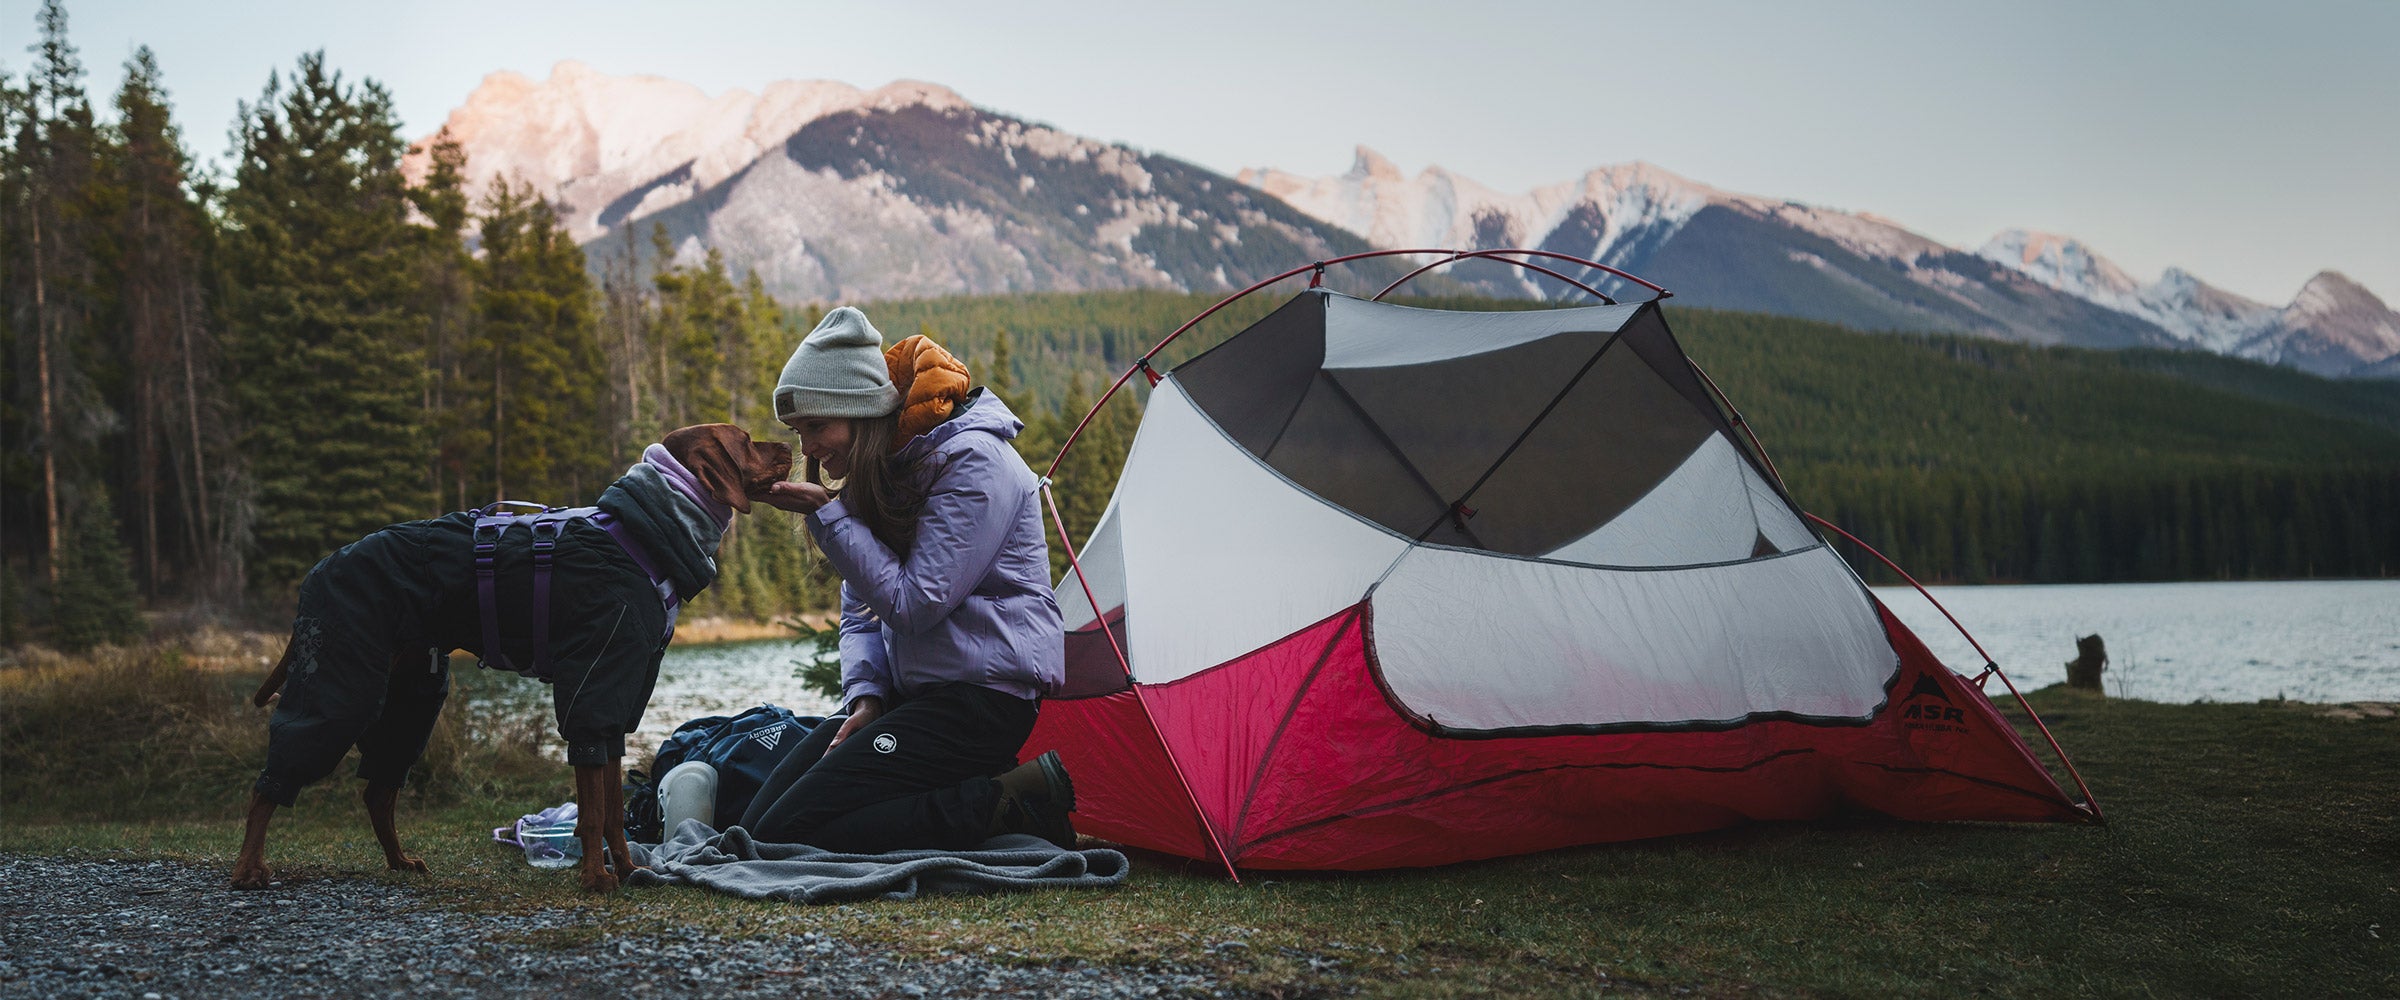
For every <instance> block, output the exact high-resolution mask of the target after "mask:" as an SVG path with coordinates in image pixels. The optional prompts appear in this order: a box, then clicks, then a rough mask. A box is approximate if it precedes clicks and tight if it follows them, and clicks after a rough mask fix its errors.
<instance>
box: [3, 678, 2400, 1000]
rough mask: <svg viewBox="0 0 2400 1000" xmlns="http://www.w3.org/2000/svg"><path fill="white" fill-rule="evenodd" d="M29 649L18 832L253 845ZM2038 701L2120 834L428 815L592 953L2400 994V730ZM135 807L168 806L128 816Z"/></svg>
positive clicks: (495, 790) (300, 833) (352, 806)
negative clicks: (1381, 855) (1391, 843)
mask: <svg viewBox="0 0 2400 1000" xmlns="http://www.w3.org/2000/svg"><path fill="white" fill-rule="evenodd" d="M24 669H26V668H23V667H13V668H9V669H8V670H6V671H0V695H6V699H5V701H0V722H5V723H6V726H5V731H4V733H0V735H4V736H5V743H4V744H0V750H5V751H6V758H5V759H4V760H0V765H4V767H0V794H4V795H5V798H0V801H5V802H7V803H9V804H8V805H7V806H6V807H5V808H6V813H7V815H6V816H5V818H4V819H0V850H6V851H11V852H34V853H47V854H77V855H82V856H103V855H104V856H110V857H120V858H168V859H181V860H188V861H191V862H193V863H197V864H203V865H209V866H218V867H223V866H227V865H228V864H229V863H230V859H231V857H232V854H233V850H234V846H235V843H236V840H237V830H236V820H235V814H236V810H237V809H238V808H239V805H240V800H241V797H242V795H243V790H244V787H245V784H246V782H245V780H244V779H243V777H242V774H241V772H243V771H244V770H246V769H247V768H249V767H254V766H255V763H254V761H255V759H256V758H255V756H252V757H250V758H248V759H247V760H242V761H238V762H234V763H230V764H227V765H225V766H222V767H215V768H210V769H208V770H207V771H206V772H199V771H194V772H192V773H190V774H189V775H188V776H187V777H185V778H183V779H179V780H182V781H185V782H187V783H198V784H201V785H204V786H205V787H188V788H182V789H180V790H177V791H174V792H173V793H172V794H169V793H164V792H160V791H158V790H157V789H155V788H153V787H152V786H151V784H150V783H151V782H153V781H155V780H158V776H159V775H161V774H169V773H171V772H174V771H175V770H176V769H175V768H170V767H166V766H164V765H160V766H157V767H153V768H151V769H150V770H148V771H138V772H136V774H135V776H134V777H129V778H127V779H125V781H124V782H120V784H125V785H127V786H128V787H127V788H121V789H118V792H119V794H117V795H115V796H110V795H106V794H102V793H104V792H106V791H107V789H106V788H101V787H98V786H95V785H93V783H92V782H89V781H88V780H87V781H86V782H85V783H84V784H85V785H86V786H88V787H87V788H86V789H85V790H84V791H80V792H76V793H74V794H60V793H56V792H55V791H50V790H46V787H45V786H44V785H43V782H44V781H48V780H49V779H48V778H46V777H44V776H43V775H42V774H39V773H36V772H37V770H38V769H48V768H51V767H54V766H56V762H55V759H54V757H55V755H52V756H49V757H43V758H41V759H40V760H36V759H35V758H34V757H33V756H32V755H30V752H29V750H28V747H27V743H28V738H29V737H31V736H34V735H35V734H36V730H37V729H38V727H34V726H32V724H31V723H30V722H29V712H30V711H36V710H39V711H56V710H58V709H59V708H61V707H63V706H64V705H65V704H66V703H67V702H69V701H72V700H75V699H73V698H71V697H69V696H68V695H66V694H60V693H59V692H58V691H56V690H50V689H42V688H41V686H40V685H38V684H31V683H29V682H27V681H25V680H24V679H23V678H22V677H12V676H11V675H14V674H17V673H18V672H19V671H22V670H24ZM153 669H166V668H163V667H154V668H153ZM170 672H171V671H170ZM468 675H469V676H472V671H469V672H468ZM237 681H238V683H237ZM251 682H252V678H251V676H250V675H249V674H248V673H247V672H244V673H242V674H241V676H240V677H238V678H231V677H229V678H227V679H226V680H225V681H223V682H222V683H221V684H220V685H219V686H220V687H225V688H228V689H230V688H232V687H238V686H241V685H246V684H248V683H251ZM147 683H148V684H149V686H150V687H153V688H157V687H162V686H165V685H162V684H161V683H160V682H159V680H158V677H157V676H151V677H150V680H149V681H148V682H147ZM85 686H87V687H88V686H93V685H85ZM198 686H199V687H201V688H205V687H206V686H207V685H206V684H199V685H198ZM44 691H47V692H48V693H46V694H45V693H44ZM120 696H121V697H130V696H129V695H123V693H122V692H120ZM454 697H455V696H454ZM489 697H492V696H489V695H487V700H488V698H489ZM45 699H47V700H45ZM2033 699H2034V703H2035V705H2036V707H2037V708H2038V709H2040V710H2041V711H2042V713H2043V715H2044V717H2045V718H2046V719H2048V720H2049V721H2050V723H2051V726H2052V728H2053V729H2054V730H2055V731H2056V732H2057V733H2058V735H2059V738H2060V740H2061V741H2062V742H2063V743H2065V744H2066V745H2067V747H2068V748H2069V749H2070V750H2071V751H2072V752H2073V753H2074V754H2075V755H2076V758H2077V762H2078V764H2079V765H2080V766H2081V767H2082V769H2083V772H2084V775H2085V776H2086V778H2087V779H2088V780H2089V781H2090V782H2091V784H2092V786H2093V788H2094V790H2095V792H2096V793H2097V794H2098V795H2099V796H2100V798H2101V802H2102V805H2103V806H2104V807H2105V808H2106V810H2107V811H2108V814H2109V817H2110V820H2111V822H2110V824H2109V825H2108V826H2106V827H2054V826H2043V827H2008V826H1980V825H1938V826H1937V825H1905V824H1896V823H1889V822H1882V821H1876V820H1871V819H1864V818H1860V819H1849V820H1840V821H1833V822H1826V823H1816V824H1796V825H1772V826H1757V827H1750V828H1745V829H1739V830H1732V831H1726V832H1721V833H1716V834H1709V835H1703V836H1693V837H1681V838H1673V839H1668V840H1660V841H1651V842H1644V843H1636V844H1619V845H1606V846H1599V847H1590V848H1582V849H1576V850H1568V851H1557V852H1552V853H1548V854H1543V855H1538V856H1533V857H1526V858H1515V859H1508V860H1502V861H1493V862H1485V863H1479V864H1469V865H1459V866H1453V867H1449V868H1443V869H1436V870H1429V871H1403V872H1386V873H1376V874H1366V875H1356V874H1349V875H1303V876H1290V875H1284V874H1279V873H1259V874H1254V875H1252V876H1250V877H1249V879H1248V880H1247V881H1246V882H1245V883H1244V884H1241V885H1238V886H1237V885H1233V884H1230V883H1228V882H1227V881H1226V880H1225V879H1224V878H1223V875H1222V873H1221V871H1215V870H1213V869H1212V868H1211V867H1210V866H1205V865H1199V864H1191V863H1185V862H1181V861H1179V860H1176V859H1170V858H1160V857H1155V856H1147V855H1137V856H1136V866H1135V869H1134V874H1133V877H1132V878H1131V880H1130V881H1129V883H1128V884H1127V885H1126V886H1125V887H1124V888H1122V889H1119V890H1115V891H1108V892H1089V893H1048V894H1037V895H1024V896H1006V897H996V898H977V899H935V900H926V901H919V902H914V903H877V904H864V905H854V906H844V907H829V908H815V909H800V908H794V907H790V906H784V905H771V904H756V903H749V902H744V901H739V900H732V899H726V898H720V897H716V896H711V895H706V894H703V893H697V892H691V891H686V890H678V889H662V890H646V891H637V892H625V893H619V894H617V895H616V896H614V897H608V898H593V897H586V896H584V895H582V894H581V893H580V892H578V891H577V890H576V889H575V888H574V885H573V879H572V876H571V875H570V874H568V873H560V872H539V871H535V870H532V869H530V868H527V867H525V866H524V865H523V864H522V863H521V862H520V861H517V860H515V859H514V858H512V857H511V856H510V855H509V854H508V853H507V852H505V851H504V850H502V849H500V848H497V847H494V846H492V845H490V844H489V843H486V842H485V841H486V838H487V836H488V832H489V830H490V828H491V827H493V826H495V825H498V824H500V823H502V822H504V821H506V820H508V819H511V818H513V817H514V816H515V815H516V814H518V813H521V812H529V811H532V810H533V809H536V808H539V807H542V806H545V805H549V804H553V803H555V802H558V801H561V800H563V799H564V798H566V797H567V794H568V789H567V784H568V779H567V775H566V771H565V769H564V768H563V767H546V766H544V765H543V764H542V763H541V762H540V761H539V759H538V757H537V758H534V759H530V760H528V759H523V758H524V756H525V755H524V753H523V752H522V748H520V749H519V751H512V752H511V753H510V754H501V755H498V756H494V755H493V752H491V751H483V750H476V749H474V748H473V747H470V746H465V745H463V744H462V745H461V746H460V747H458V748H456V749H454V750H452V751H449V752H450V753H451V754H452V756H453V757H455V758H456V759H454V760H452V761H451V762H449V763H447V764H442V765H440V766H439V767H437V768H434V769H433V770H434V771H435V772H438V773H433V774H430V775H429V777H430V779H431V780H428V781H427V782H425V785H424V789H423V790H422V791H418V792H412V793H411V795H410V796H409V797H408V798H406V799H404V800H403V803H404V815H403V833H404V835H405V836H406V837H407V838H408V840H409V842H410V846H411V847H412V849H417V850H421V851H422V853H423V854H424V855H425V857H426V860H427V861H428V862H429V863H430V864H431V865H432V866H433V868H434V874H432V875H430V876H415V877H413V878H412V879H411V881H412V884H422V885H424V886H426V887H427V888H428V889H429V890H430V892H429V893H428V899H429V900H432V901H437V902H436V905H455V906H459V907H463V908H470V909H474V910H479V911H513V910H523V909H533V908H553V907H564V908H574V909H578V910H581V911H583V912H585V913H586V914H588V915H589V918H590V919H589V920H588V921H586V922H585V924H584V929H582V930H580V931H577V932H575V933H573V934H570V935H566V936H564V937H561V938H559V939H558V940H556V941H555V942H553V943H556V944H560V945H562V946H564V945H572V944H575V943H578V942H580V941H583V940H588V939H591V938H593V937H597V936H600V935H606V934H611V933H615V932H617V931H620V930H627V931H638V932H643V933H655V932H657V931H659V930H661V929H662V928H666V927H672V926H677V925H683V924H705V925H709V926H711V927H713V928H715V929H718V930H723V931H732V932H745V931H749V932H756V933H761V934H768V933H773V934H791V933H798V932H800V931H803V930H819V931H828V932H833V933H840V934H843V935H845V936H848V937H851V938H853V939H863V940H868V941H873V942H877V943H881V944H884V945H887V946H890V947H892V948H895V949H897V950H899V951H901V952H903V953H907V954H923V955H936V954H940V953H942V952H944V951H971V952H974V953H979V954H981V953H986V952H987V950H988V951H989V952H990V953H992V954H997V955H1003V956H1010V957H1015V958H1018V959H1019V960H1022V961H1032V962H1041V961H1051V960H1056V959H1061V958H1068V957H1075V958H1081V959H1085V960H1090V961H1095V962H1140V961H1146V960H1149V959H1153V958H1172V959H1177V960H1181V961H1196V962H1200V963H1202V964H1206V965H1211V966H1213V967H1215V968H1217V969H1219V970H1220V971H1222V972H1223V973H1224V974H1225V975H1227V976H1228V977H1230V978H1231V979H1232V980H1233V981H1235V982H1236V983H1239V984H1241V985H1246V986H1251V987H1255V988H1258V989H1260V990H1262V991H1266V992H1269V993H1275V994H1281V995H1294V996H1297V995H1344V994H1350V993H1357V994H1360V995H1367V996H1391V997H1452V996H1481V995H1500V996H1535V995H1543V996H1546V995H1617V994H1628V993H1630V994H1653V993H1655V994H1675V993H1683V992H1691V993H1695V994H1697V995H1708V996H1954V995H1964V994H1990V995H1999V996H2040V997H2048V996H2081V995H2098V996H2159V997H2182V996H2326V995H2370V996H2392V995H2400V823H2396V822H2395V821H2396V820H2400V720H2394V719H2392V718H2389V717H2368V718H2361V719H2337V718H2331V717H2328V716H2327V715H2326V714H2325V713H2323V712H2322V711H2320V710H2318V709H2315V708H2313V707H2309V706H2300V705H2282V704H2258V705H2184V706H2170V705H2157V704H2149V703H2142V702H2125V701H2110V700H2102V699H2098V698H2094V697H2090V696H2084V695H2078V694H2074V693H2070V692H2066V691H2064V690H2060V689H2048V690H2044V691H2040V692H2036V693H2035V694H2034V695H2033ZM454 704H455V703H454ZM494 704H498V703H494ZM526 709H530V712H529V713H527V714H531V715H533V716H534V717H535V718H537V719H538V718H539V716H540V715H541V714H542V713H541V712H540V708H539V706H538V705H529V704H528V705H520V706H519V707H518V710H519V711H524V710H526ZM492 711H494V712H497V713H498V714H499V715H501V716H505V715H506V714H507V713H506V710H504V709H502V708H494V709H493V710H492ZM453 714H459V713H457V712H455V711H454V713H453ZM245 719H246V723H245V724H246V725H247V726H249V727H255V728H257V729H261V730H263V728H264V727H263V726H262V725H259V723H258V720H257V718H256V717H255V716H248V717H245ZM224 725H225V726H226V728H228V729H229V730H230V729H233V728H239V727H237V726H235V725H234V724H232V723H226V724H224ZM462 725H465V726H466V727H467V729H466V731H463V732H462V733H461V734H460V736H461V738H462V739H463V740H466V741H468V742H472V741H473V740H478V739H494V738H501V737H502V736H504V735H505V734H506V733H507V732H508V730H507V728H506V725H504V724H503V720H502V719H500V718H475V719H469V720H466V722H465V723H462ZM168 727H169V728H170V729H171V728H173V723H172V722H171V721H170V723H168ZM39 733H40V734H43V735H44V736H45V737H46V738H48V739H51V740H54V741H56V740H64V739H69V738H70V737H67V736H62V735H60V733H61V731H60V730H57V729H55V728H52V729H39ZM511 738H513V737H511ZM225 742H226V743H227V745H228V747H229V748H233V749H238V747H234V746H233V745H234V744H237V743H238V740H234V739H233V738H232V737H231V736H227V737H225ZM53 749H56V748H55V747H54V748H53ZM155 752H157V751H154V753H155ZM477 754H482V756H480V757H478V756H476V755H477ZM512 754H513V755H512ZM120 766H121V765H120ZM477 768H484V769H486V770H487V771H489V772H490V773H489V774H488V775H486V776H481V777H479V776H478V775H477V773H476V769H477ZM187 770H188V769H187ZM145 775H146V777H145ZM347 786H348V787H339V788H337V787H334V786H332V785H330V783H329V785H328V786H327V787H324V788H319V789H313V790H311V791H310V792H309V793H308V794H306V795H304V796H303V797H302V800H301V803H300V806H299V807H298V808H297V809H295V810H292V811H289V812H287V813H286V815H285V818H283V819H282V820H279V821H278V836H277V838H276V842H275V851H276V854H275V856H274V857H273V859H272V860H273V861H274V862H275V863H276V864H277V865H278V867H279V871H280V872H281V873H282V874H284V875H285V876H286V877H287V879H290V880H292V881H294V882H298V883H300V885H299V886H298V887H297V891H305V883H306V882H307V881H309V880H313V879H319V878H358V877H365V878H398V876H392V875H387V874H384V873H382V872H381V871H380V870H379V864H378V854H377V852H376V849H375V847H374V843H373V840H372V838H371V837H370V836H369V835H368V833H367V831H366V827H365V823H364V821H363V818H362V816H361V813H360V811H359V807H358V805H357V802H356V799H355V783H347ZM125 800H131V801H135V802H139V803H142V804H141V805H139V806H122V805H106V803H119V802H122V801H125Z"/></svg>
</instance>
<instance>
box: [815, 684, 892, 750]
mask: <svg viewBox="0 0 2400 1000" xmlns="http://www.w3.org/2000/svg"><path fill="white" fill-rule="evenodd" d="M882 714H883V699H881V698H878V697H875V696H874V695H871V694H869V695H860V696H859V699H858V700H857V701H854V702H851V703H850V717H849V718H847V719H844V720H842V728H840V729H836V730H834V731H833V742H831V743H827V744H825V752H826V753H832V752H833V748H835V747H838V746H841V745H842V741H843V740H846V739H849V738H850V734H851V733H855V732H857V731H859V730H861V729H865V728H867V724H868V723H870V722H873V721H875V717H876V716H879V715H882Z"/></svg>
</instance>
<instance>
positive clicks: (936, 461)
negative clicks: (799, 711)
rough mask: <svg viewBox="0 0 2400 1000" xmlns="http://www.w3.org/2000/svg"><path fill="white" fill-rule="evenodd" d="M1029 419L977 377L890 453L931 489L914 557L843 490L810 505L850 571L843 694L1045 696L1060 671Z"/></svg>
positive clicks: (917, 484)
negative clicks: (970, 388)
mask: <svg viewBox="0 0 2400 1000" xmlns="http://www.w3.org/2000/svg"><path fill="white" fill-rule="evenodd" d="M1024 429H1025V422H1024V421H1022V420H1019V419H1017V415H1016V414H1015V413H1012V412H1010V411H1009V408H1008V404H1006V403H1003V402H1001V401H1000V398H999V397H998V396H995V395H992V394H991V393H990V392H989V391H987V390H984V389H977V390H975V392H974V394H973V395H972V396H970V397H969V398H968V400H967V402H966V403H965V404H964V405H963V406H962V407H961V408H960V410H959V411H958V413H957V414H955V415H953V416H952V417H951V418H950V419H949V420H946V421H943V422H942V423H940V424H938V425H936V426H935V427H934V428H933V429H932V430H929V431H926V432H925V433H923V434H921V435H918V436H917V438H916V439H915V440H912V441H910V442H908V444H907V445H905V446H903V447H902V448H901V449H900V451H899V452H898V453H897V454H895V455H894V456H892V468H893V470H894V471H895V472H897V473H898V474H899V475H900V476H901V477H903V478H904V480H905V485H906V486H907V487H908V488H909V489H911V490H913V491H917V492H920V493H921V494H922V495H923V496H924V498H925V504H924V507H923V509H922V511H921V512H920V513H919V514H918V516H917V531H916V540H915V542H914V543H913V544H912V545H911V547H910V549H909V554H908V558H907V559H905V560H904V559H901V558H899V557H897V556H895V555H894V554H893V553H892V550H891V549H890V548H888V547H886V546H885V545H884V544H883V542H882V541H881V540H879V539H877V538H876V537H875V534H874V533H873V532H871V531H868V530H867V526H866V524H864V523H863V522H861V521H859V520H858V519H857V518H855V517H851V516H850V515H849V512H848V511H847V510H846V509H844V508H843V506H842V501H841V500H839V499H835V500H834V501H833V502H831V503H828V504H826V505H825V506H823V507H821V508H818V509H817V511H816V512H815V513H813V514H810V515H809V516H808V531H809V534H811V535H813V536H815V538H816V540H817V546H818V547H819V548H820V549H822V550H823V551H824V553H825V559H826V561H827V562H829V563H831V564H832V565H833V569H834V572H836V573H838V574H840V575H841V578H842V625H841V632H842V641H841V648H842V704H843V705H844V706H847V705H849V704H850V703H851V702H853V701H856V700H858V699H859V698H860V697H862V696H865V695H876V696H879V697H881V698H882V699H883V700H884V702H885V704H886V706H887V707H888V706H889V705H891V704H892V703H894V702H895V701H899V700H906V699H907V698H908V697H909V696H911V695H913V694H915V693H916V692H919V691H922V690H924V689H926V688H928V687H931V686H932V685H935V684H942V683H947V682H951V681H966V682H968V683H971V684H977V685H981V686H983V687H987V688H991V689H993V690H995V691H1001V692H1005V693H1007V694H1012V695H1015V696H1017V697H1019V698H1037V697H1040V696H1041V695H1043V694H1046V693H1048V692H1051V691H1054V690H1056V689H1057V688H1058V686H1059V684H1060V682H1061V681H1063V680H1064V678H1065V675H1066V646H1065V631H1064V629H1063V627H1062V626H1061V624H1060V620H1059V615H1058V602H1057V600H1056V599H1055V598H1053V597H1052V596H1051V591H1050V546H1049V543H1048V542H1047V541H1046V540H1045V538H1044V535H1043V532H1042V502H1041V493H1040V489H1039V486H1038V484H1039V482H1040V480H1039V478H1038V477H1036V476H1035V475H1034V473H1033V470H1032V469H1031V468H1028V467H1027V466H1026V465H1025V460H1024V459H1022V458H1019V457H1017V453H1016V449H1014V448H1012V447H1010V446H1009V443H1008V441H1009V439H1010V438H1013V437H1016V436H1017V434H1018V432H1020V431H1022V430H1024Z"/></svg>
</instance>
